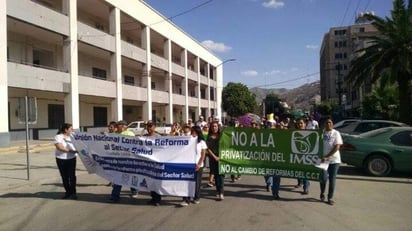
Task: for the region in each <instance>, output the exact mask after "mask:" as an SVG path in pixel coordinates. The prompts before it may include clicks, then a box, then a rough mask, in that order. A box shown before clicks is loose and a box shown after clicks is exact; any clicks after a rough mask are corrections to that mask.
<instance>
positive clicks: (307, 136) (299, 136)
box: [291, 131, 319, 154]
mask: <svg viewBox="0 0 412 231" xmlns="http://www.w3.org/2000/svg"><path fill="white" fill-rule="evenodd" d="M318 141H319V134H318V133H317V132H314V131H295V132H293V134H292V141H291V142H292V152H293V153H297V154H317V153H318V151H319V142H318Z"/></svg>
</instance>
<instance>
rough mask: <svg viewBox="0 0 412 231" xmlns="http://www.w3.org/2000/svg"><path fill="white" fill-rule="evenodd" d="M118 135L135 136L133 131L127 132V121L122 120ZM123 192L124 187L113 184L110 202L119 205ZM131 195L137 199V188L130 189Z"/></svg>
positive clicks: (119, 124)
mask: <svg viewBox="0 0 412 231" xmlns="http://www.w3.org/2000/svg"><path fill="white" fill-rule="evenodd" d="M116 125H117V130H116V133H117V134H119V135H123V136H135V134H134V133H133V132H132V131H128V130H127V122H126V121H125V120H120V121H118V122H117V124H116ZM121 191H122V186H121V185H118V184H113V188H112V194H111V196H110V199H109V200H110V201H111V202H113V203H117V202H119V200H120V192H121ZM130 191H131V194H130V197H132V198H137V195H138V191H137V189H135V188H130Z"/></svg>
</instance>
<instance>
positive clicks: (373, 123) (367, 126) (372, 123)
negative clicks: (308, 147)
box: [335, 120, 409, 135]
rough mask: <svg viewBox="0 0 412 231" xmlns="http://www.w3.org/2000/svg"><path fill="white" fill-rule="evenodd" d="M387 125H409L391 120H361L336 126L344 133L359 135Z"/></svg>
mask: <svg viewBox="0 0 412 231" xmlns="http://www.w3.org/2000/svg"><path fill="white" fill-rule="evenodd" d="M386 127H409V125H407V124H404V123H401V122H397V121H391V120H360V121H357V122H354V123H351V124H349V125H347V126H345V127H341V128H335V129H336V130H338V131H339V132H340V133H342V134H349V135H357V134H361V133H364V132H368V131H372V130H375V129H378V128H386Z"/></svg>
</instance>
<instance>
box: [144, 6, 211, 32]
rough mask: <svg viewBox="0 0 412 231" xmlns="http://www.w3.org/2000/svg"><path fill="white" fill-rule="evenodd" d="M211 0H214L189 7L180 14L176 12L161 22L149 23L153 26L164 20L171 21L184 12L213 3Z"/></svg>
mask: <svg viewBox="0 0 412 231" xmlns="http://www.w3.org/2000/svg"><path fill="white" fill-rule="evenodd" d="M211 2H213V0H209V1H206V2H203V3H201V4H199V5H197V6H194V7H192V8H190V9H188V10H185V11H183V12H181V13H179V14H176V15H174V16H171V17H168V18H166V19H164V20H161V21H159V22H155V23H152V24H149V25H148V26H153V25H156V24H158V23H161V22H164V21H171V19H173V18H176V17H179V16H182V15H184V14H187V13H189V12H192V11H194V10H196V9H197V8H200V7H202V6H204V5H206V4H209V3H211Z"/></svg>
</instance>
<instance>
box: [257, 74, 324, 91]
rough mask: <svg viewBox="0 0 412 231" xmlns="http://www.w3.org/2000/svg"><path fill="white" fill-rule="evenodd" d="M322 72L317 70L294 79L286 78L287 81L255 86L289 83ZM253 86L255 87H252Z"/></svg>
mask: <svg viewBox="0 0 412 231" xmlns="http://www.w3.org/2000/svg"><path fill="white" fill-rule="evenodd" d="M319 73H320V72H315V73H311V74H307V75H304V76H300V77H297V78H294V79H289V80H285V81H281V82H277V83H271V84H264V85H258V86H254V87H266V86H273V85H278V84H282V83H289V82H292V81H295V80H300V79H305V78H308V77H311V76H314V75H318V74H319ZM252 88H253V87H252Z"/></svg>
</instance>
